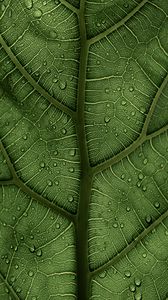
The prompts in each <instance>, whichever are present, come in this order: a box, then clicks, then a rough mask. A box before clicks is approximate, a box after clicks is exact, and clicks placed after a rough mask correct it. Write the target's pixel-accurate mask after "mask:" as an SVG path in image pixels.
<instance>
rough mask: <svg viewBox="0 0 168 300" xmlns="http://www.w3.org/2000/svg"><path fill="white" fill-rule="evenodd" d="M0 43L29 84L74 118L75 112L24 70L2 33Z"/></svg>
mask: <svg viewBox="0 0 168 300" xmlns="http://www.w3.org/2000/svg"><path fill="white" fill-rule="evenodd" d="M0 43H1V45H2V46H3V48H4V50H5V51H6V53H7V54H8V56H9V57H10V59H11V61H12V62H13V64H14V65H15V66H16V67H17V68H18V70H19V71H20V72H21V74H22V75H23V76H24V77H25V78H26V79H27V81H28V82H29V83H30V84H31V86H32V87H33V88H34V89H35V90H36V91H37V92H39V93H40V94H41V95H42V96H43V97H44V98H46V99H47V100H48V101H49V102H50V103H51V104H53V105H54V106H55V107H56V108H58V109H60V110H61V111H63V112H64V113H66V114H68V115H69V116H71V118H72V119H75V112H74V111H73V110H71V109H70V108H69V107H67V106H65V105H64V104H62V103H61V102H59V101H58V100H57V99H55V98H54V97H52V96H51V95H49V94H48V92H47V91H46V90H45V89H43V87H41V86H40V85H39V84H38V83H37V82H36V81H35V80H34V79H33V78H32V77H31V76H30V74H29V73H28V72H27V71H26V69H25V68H24V67H23V66H22V65H21V63H20V62H19V60H18V59H17V58H16V56H15V55H14V53H13V52H12V51H11V49H10V47H8V45H7V44H6V42H5V40H4V39H3V37H2V35H0Z"/></svg>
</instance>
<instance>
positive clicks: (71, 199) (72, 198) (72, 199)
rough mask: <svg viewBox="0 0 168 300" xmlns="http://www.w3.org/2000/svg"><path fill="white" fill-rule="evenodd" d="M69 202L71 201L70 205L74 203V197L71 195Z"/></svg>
mask: <svg viewBox="0 0 168 300" xmlns="http://www.w3.org/2000/svg"><path fill="white" fill-rule="evenodd" d="M68 201H69V202H70V203H72V202H73V201H74V197H73V196H72V195H69V196H68Z"/></svg>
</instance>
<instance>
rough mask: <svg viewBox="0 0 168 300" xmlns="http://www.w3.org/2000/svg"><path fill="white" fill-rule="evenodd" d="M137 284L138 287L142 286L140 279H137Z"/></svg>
mask: <svg viewBox="0 0 168 300" xmlns="http://www.w3.org/2000/svg"><path fill="white" fill-rule="evenodd" d="M135 284H136V286H140V285H141V280H140V279H139V278H135Z"/></svg>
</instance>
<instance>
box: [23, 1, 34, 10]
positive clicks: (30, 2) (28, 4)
mask: <svg viewBox="0 0 168 300" xmlns="http://www.w3.org/2000/svg"><path fill="white" fill-rule="evenodd" d="M25 5H26V7H27V9H31V8H32V7H33V1H32V0H25Z"/></svg>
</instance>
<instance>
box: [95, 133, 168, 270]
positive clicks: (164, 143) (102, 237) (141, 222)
mask: <svg viewBox="0 0 168 300" xmlns="http://www.w3.org/2000/svg"><path fill="white" fill-rule="evenodd" d="M167 180H168V138H167V132H165V133H164V134H162V135H160V136H158V137H155V138H153V139H150V140H149V141H147V142H145V143H144V144H142V145H141V146H140V147H139V148H137V149H136V150H135V151H134V152H133V153H131V154H130V155H129V156H128V157H126V158H124V159H122V160H121V161H119V163H117V164H114V165H113V166H112V167H110V168H109V169H107V170H105V171H103V172H102V173H99V174H97V175H96V177H95V179H94V182H93V187H92V197H91V203H90V214H89V257H90V265H91V268H92V269H95V268H97V267H99V266H101V265H103V264H104V263H105V262H107V261H108V260H109V259H111V258H112V257H114V256H116V255H118V254H119V253H120V252H121V250H122V249H124V248H125V247H127V245H128V244H130V243H131V241H132V240H133V239H135V238H137V237H138V235H139V234H140V233H141V232H142V231H143V230H144V229H145V228H146V227H148V226H149V225H150V224H151V223H152V222H153V221H155V220H156V219H157V218H159V216H160V215H162V214H163V213H164V212H165V211H167V209H168V200H167V199H168V182H167Z"/></svg>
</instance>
